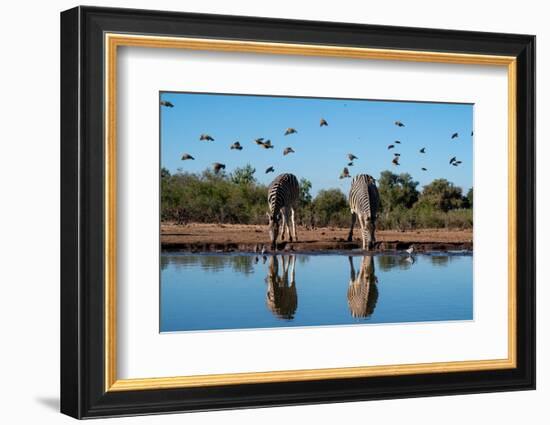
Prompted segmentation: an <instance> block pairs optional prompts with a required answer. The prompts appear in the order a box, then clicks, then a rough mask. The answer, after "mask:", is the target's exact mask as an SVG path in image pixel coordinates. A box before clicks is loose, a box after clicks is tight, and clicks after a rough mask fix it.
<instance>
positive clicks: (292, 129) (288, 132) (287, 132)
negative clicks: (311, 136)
mask: <svg viewBox="0 0 550 425" xmlns="http://www.w3.org/2000/svg"><path fill="white" fill-rule="evenodd" d="M294 133H298V132H297V131H296V129H295V128H292V127H289V128H287V129H286V131H285V136H288V135H289V134H294Z"/></svg>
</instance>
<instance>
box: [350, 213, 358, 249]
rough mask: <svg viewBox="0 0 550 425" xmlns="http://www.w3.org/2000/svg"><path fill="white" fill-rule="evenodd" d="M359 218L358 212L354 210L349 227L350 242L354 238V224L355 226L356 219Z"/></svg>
mask: <svg viewBox="0 0 550 425" xmlns="http://www.w3.org/2000/svg"><path fill="white" fill-rule="evenodd" d="M356 219H357V214H355V213H354V212H352V213H351V227H350V228H349V233H348V242H351V241H352V240H353V226H355V220H356Z"/></svg>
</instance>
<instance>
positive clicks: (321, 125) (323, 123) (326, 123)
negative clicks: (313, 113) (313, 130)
mask: <svg viewBox="0 0 550 425" xmlns="http://www.w3.org/2000/svg"><path fill="white" fill-rule="evenodd" d="M327 125H328V122H327V120H325V119H324V118H321V121H319V127H323V126H327Z"/></svg>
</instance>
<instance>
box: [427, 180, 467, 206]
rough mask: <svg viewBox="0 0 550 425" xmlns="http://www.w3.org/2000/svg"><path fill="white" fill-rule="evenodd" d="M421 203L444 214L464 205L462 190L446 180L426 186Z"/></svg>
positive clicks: (435, 181) (436, 181)
mask: <svg viewBox="0 0 550 425" xmlns="http://www.w3.org/2000/svg"><path fill="white" fill-rule="evenodd" d="M419 202H420V203H421V204H423V205H429V206H431V207H432V208H434V209H437V210H440V211H444V212H447V211H449V210H452V209H456V208H462V207H463V205H464V200H463V197H462V189H461V188H460V187H458V186H455V185H454V184H453V183H451V182H450V181H448V180H446V179H436V180H434V181H432V182H431V183H430V184H427V185H426V186H424V189H423V190H422V195H421V196H420V201H419Z"/></svg>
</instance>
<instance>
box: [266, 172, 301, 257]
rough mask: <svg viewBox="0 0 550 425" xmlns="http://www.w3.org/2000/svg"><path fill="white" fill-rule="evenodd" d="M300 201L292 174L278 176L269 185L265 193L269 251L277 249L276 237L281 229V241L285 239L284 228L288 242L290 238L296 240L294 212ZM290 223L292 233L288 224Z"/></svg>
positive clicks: (298, 190) (296, 183)
mask: <svg viewBox="0 0 550 425" xmlns="http://www.w3.org/2000/svg"><path fill="white" fill-rule="evenodd" d="M299 199H300V187H299V185H298V179H297V178H296V176H295V175H294V174H280V175H279V176H277V177H276V178H275V179H274V180H273V181H272V182H271V184H270V185H269V189H268V191H267V203H268V206H269V212H268V213H267V217H268V219H269V237H270V238H271V249H277V237H278V235H279V227H281V230H282V232H281V240H284V239H285V228H286V230H287V231H288V237H289V240H290V242H292V238H293V237H294V240H298V236H297V235H296V222H295V220H294V210H295V208H296V206H297V205H298V200H299ZM291 221H292V233H291V231H290V224H291ZM281 224H282V226H281Z"/></svg>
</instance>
